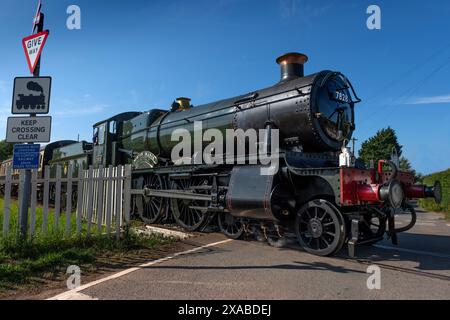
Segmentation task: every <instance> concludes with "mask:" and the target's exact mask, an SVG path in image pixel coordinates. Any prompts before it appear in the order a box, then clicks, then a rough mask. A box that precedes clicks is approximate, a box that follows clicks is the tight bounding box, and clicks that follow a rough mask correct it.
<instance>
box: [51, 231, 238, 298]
mask: <svg viewBox="0 0 450 320" xmlns="http://www.w3.org/2000/svg"><path fill="white" fill-rule="evenodd" d="M230 241H233V239H226V240H222V241H218V242H214V243H209V244H206V245H204V246H201V247H197V248H193V249H190V250H186V251H182V252H177V253H175V254H173V255H171V256H168V257H165V258H161V259H158V260H153V261H150V262H147V263H144V264H141V265H140V266H138V267H133V268H129V269H126V270H123V271H121V272H118V273H115V274H113V275H110V276H108V277H105V278H102V279H99V280H95V281H92V282H89V283H86V284H84V285H82V286H79V287H78V288H75V289H72V290H69V291H66V292H63V293H61V294H58V295H56V296H54V297H51V298H48V299H47V300H68V299H70V298H71V297H74V294H76V293H78V292H80V291H82V290H85V289H87V288H90V287H93V286H96V285H97V284H100V283H103V282H106V281H109V280H113V279H117V278H120V277H123V276H124V275H127V274H130V273H132V272H134V271H137V270H140V269H142V268H146V267H149V266H152V265H155V264H158V263H161V262H164V261H167V260H171V259H173V258H176V257H178V256H181V255H185V254H189V253H192V252H196V251H199V250H202V249H205V248H209V247H214V246H217V245H220V244H224V243H227V242H230Z"/></svg>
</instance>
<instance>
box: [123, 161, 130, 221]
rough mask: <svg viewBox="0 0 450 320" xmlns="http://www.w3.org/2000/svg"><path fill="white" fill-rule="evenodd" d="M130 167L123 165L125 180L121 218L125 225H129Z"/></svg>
mask: <svg viewBox="0 0 450 320" xmlns="http://www.w3.org/2000/svg"><path fill="white" fill-rule="evenodd" d="M130 192H131V165H130V164H127V165H125V180H124V190H123V197H124V201H123V216H124V220H125V224H126V225H128V224H129V223H130V211H131V209H130V203H131V194H130Z"/></svg>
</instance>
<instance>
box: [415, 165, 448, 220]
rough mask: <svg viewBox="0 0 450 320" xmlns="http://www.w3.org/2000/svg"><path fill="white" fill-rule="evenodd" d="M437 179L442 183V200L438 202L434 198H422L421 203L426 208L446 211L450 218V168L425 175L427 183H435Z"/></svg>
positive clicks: (424, 179) (424, 180)
mask: <svg viewBox="0 0 450 320" xmlns="http://www.w3.org/2000/svg"><path fill="white" fill-rule="evenodd" d="M436 180H439V181H440V182H441V185H442V202H441V203H440V204H436V203H435V202H434V199H421V200H420V201H419V203H420V205H421V207H422V208H424V209H426V210H429V211H437V212H445V213H446V217H447V219H450V169H447V170H445V171H441V172H436V173H433V174H430V175H428V176H425V177H423V182H424V183H425V184H426V185H433V184H434V182H435V181H436Z"/></svg>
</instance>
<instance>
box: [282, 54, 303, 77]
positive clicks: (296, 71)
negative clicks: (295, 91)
mask: <svg viewBox="0 0 450 320" xmlns="http://www.w3.org/2000/svg"><path fill="white" fill-rule="evenodd" d="M276 61H277V63H278V64H279V65H280V69H281V80H280V82H283V81H289V80H293V79H295V78H299V77H303V76H304V73H303V70H304V69H303V65H304V64H305V62H306V61H308V56H306V55H305V54H303V53H297V52H290V53H286V54H284V55H282V56H280V57H278V58H277V60H276Z"/></svg>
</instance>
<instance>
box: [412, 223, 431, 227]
mask: <svg viewBox="0 0 450 320" xmlns="http://www.w3.org/2000/svg"><path fill="white" fill-rule="evenodd" d="M416 226H428V227H435V226H436V223H434V222H416Z"/></svg>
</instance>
